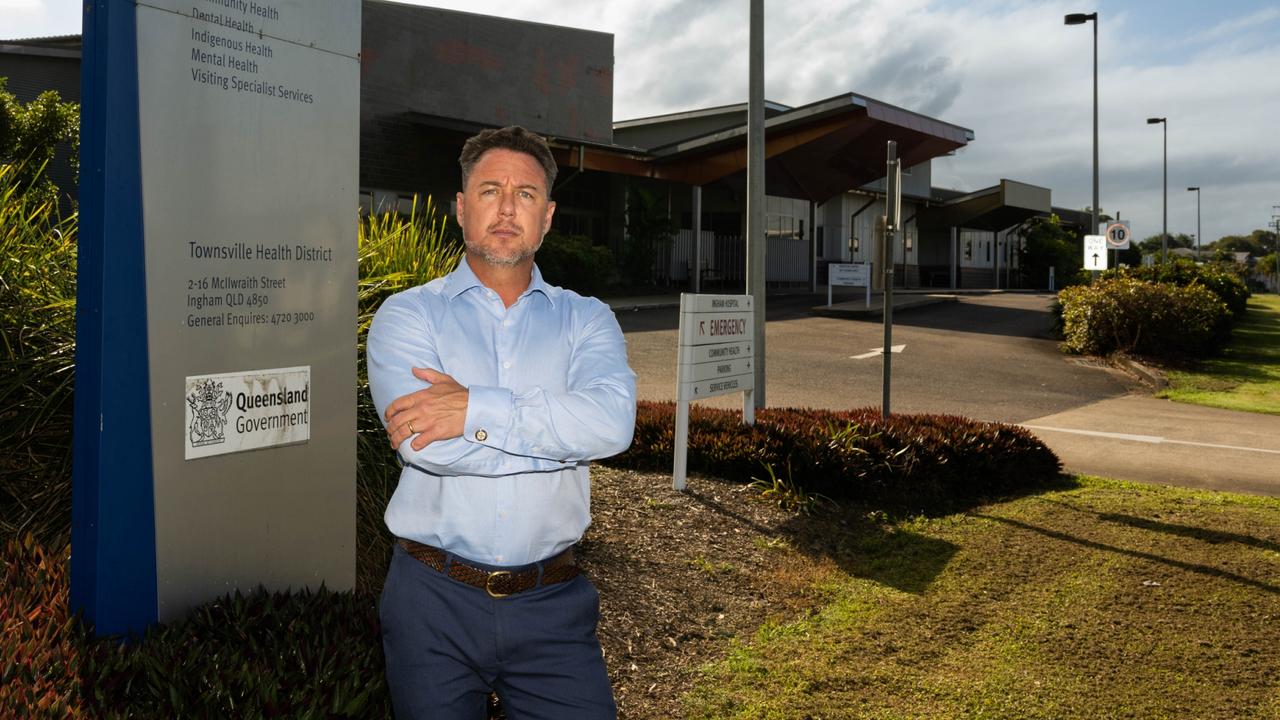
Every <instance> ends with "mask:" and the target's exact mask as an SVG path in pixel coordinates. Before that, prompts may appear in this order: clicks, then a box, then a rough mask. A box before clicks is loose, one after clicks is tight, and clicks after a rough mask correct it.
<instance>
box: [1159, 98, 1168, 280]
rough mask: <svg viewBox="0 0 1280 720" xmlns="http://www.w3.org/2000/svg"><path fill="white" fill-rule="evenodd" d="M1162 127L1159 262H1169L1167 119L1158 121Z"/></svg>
mask: <svg viewBox="0 0 1280 720" xmlns="http://www.w3.org/2000/svg"><path fill="white" fill-rule="evenodd" d="M1160 125H1161V127H1163V128H1164V201H1163V202H1162V203H1161V217H1160V262H1162V263H1167V262H1169V119H1168V118H1165V119H1163V120H1161V121H1160Z"/></svg>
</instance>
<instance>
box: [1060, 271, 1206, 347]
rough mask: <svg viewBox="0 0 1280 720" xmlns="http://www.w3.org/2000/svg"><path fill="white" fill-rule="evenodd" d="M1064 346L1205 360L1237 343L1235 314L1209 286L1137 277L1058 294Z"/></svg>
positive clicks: (1104, 282)
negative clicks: (1234, 338) (1233, 334)
mask: <svg viewBox="0 0 1280 720" xmlns="http://www.w3.org/2000/svg"><path fill="white" fill-rule="evenodd" d="M1058 299H1059V302H1061V303H1062V325H1063V336H1064V340H1065V341H1064V343H1063V344H1064V347H1065V348H1066V349H1067V350H1068V351H1070V352H1076V353H1085V354H1089V355H1109V354H1111V353H1114V352H1125V353H1130V354H1133V355H1140V356H1145V357H1153V358H1165V359H1172V358H1182V357H1205V356H1208V355H1211V354H1213V353H1215V352H1217V351H1219V350H1221V349H1222V348H1223V347H1225V346H1226V344H1227V342H1229V341H1230V339H1231V313H1230V311H1229V310H1228V309H1227V305H1226V303H1224V302H1222V300H1220V299H1219V297H1218V295H1216V294H1215V293H1213V292H1212V291H1211V290H1209V289H1208V288H1206V287H1205V286H1203V285H1199V284H1191V285H1186V286H1182V287H1180V286H1177V285H1173V284H1170V283H1163V282H1146V281H1143V280H1135V279H1132V278H1117V279H1112V280H1099V281H1098V282H1096V283H1093V284H1092V285H1078V286H1075V287H1070V288H1067V289H1065V290H1063V291H1062V292H1061V293H1059V294H1058Z"/></svg>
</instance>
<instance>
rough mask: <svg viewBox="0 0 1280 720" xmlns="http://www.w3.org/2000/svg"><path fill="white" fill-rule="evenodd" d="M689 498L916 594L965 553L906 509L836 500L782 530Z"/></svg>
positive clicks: (953, 506)
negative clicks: (922, 527)
mask: <svg viewBox="0 0 1280 720" xmlns="http://www.w3.org/2000/svg"><path fill="white" fill-rule="evenodd" d="M1076 487H1079V482H1078V481H1076V480H1075V479H1074V478H1073V477H1071V476H1068V475H1059V476H1057V477H1056V478H1054V479H1053V480H1051V481H1049V482H1047V483H1044V484H1041V485H1039V486H1036V487H1033V488H1028V489H1027V490H1026V491H1024V492H1020V493H1016V494H1014V495H1009V496H1004V497H1000V498H989V499H970V500H967V501H954V502H951V503H947V504H946V506H945V507H937V508H934V509H932V511H931V512H929V513H927V515H926V516H927V517H941V516H943V515H949V514H952V513H957V512H966V511H969V510H972V509H973V508H975V507H978V506H980V505H982V504H985V503H987V502H1004V501H1008V500H1014V499H1016V498H1019V497H1027V496H1032V495H1039V494H1043V493H1048V492H1058V491H1062V490H1071V489H1074V488H1076ZM686 494H687V495H688V496H689V498H690V499H692V500H694V501H695V502H697V503H699V504H701V505H703V506H704V507H706V508H707V509H709V510H711V511H712V512H715V513H717V514H719V515H721V516H723V517H726V518H729V519H730V520H732V521H734V522H736V523H738V524H739V525H741V526H743V527H745V528H750V529H751V530H753V531H755V532H758V533H763V534H766V535H771V534H774V533H776V532H778V531H779V530H781V531H782V532H784V533H786V534H787V535H788V536H789V537H790V538H791V539H792V541H793V543H794V546H795V548H796V550H798V551H799V552H800V553H802V554H804V555H807V556H809V557H811V558H825V559H829V560H831V561H832V562H833V563H835V565H836V566H837V567H838V568H839V569H840V570H841V571H843V572H845V573H846V574H848V575H850V576H851V577H858V578H865V579H868V580H871V581H873V582H876V583H879V584H882V585H885V586H888V587H891V588H893V589H895V590H898V591H901V592H906V593H911V594H914V595H920V594H923V593H924V592H925V591H926V590H928V589H929V586H930V585H932V584H933V582H934V581H935V580H936V579H937V578H938V576H939V575H941V574H942V572H943V570H945V569H946V567H947V565H948V564H949V563H950V562H951V559H952V558H953V557H954V556H955V555H956V553H957V552H958V551H959V547H958V546H957V545H955V544H954V543H951V542H948V541H946V540H939V539H937V538H932V537H929V536H927V535H922V534H920V533H917V532H913V531H911V530H906V529H903V528H901V527H898V526H897V522H896V520H900V519H904V518H906V517H909V516H910V515H911V514H910V513H905V512H902V511H894V510H889V511H888V512H886V509H885V508H879V507H871V506H868V505H862V504H853V503H834V502H830V503H828V504H826V505H824V506H823V507H822V508H821V509H819V510H816V511H815V512H813V513H812V514H808V515H806V514H797V515H795V516H794V517H793V518H792V519H791V520H789V521H787V522H785V523H783V525H781V526H780V527H779V528H769V527H765V526H763V525H760V524H759V523H756V522H755V521H753V520H751V519H750V518H748V517H745V516H743V515H742V514H740V513H737V512H735V511H733V510H731V509H729V508H727V507H725V506H724V505H723V504H721V503H720V502H718V501H716V500H714V499H712V498H710V497H708V496H706V495H703V494H700V493H698V492H697V491H696V490H687V491H686Z"/></svg>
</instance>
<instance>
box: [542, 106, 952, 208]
mask: <svg viewBox="0 0 1280 720" xmlns="http://www.w3.org/2000/svg"><path fill="white" fill-rule="evenodd" d="M973 138H974V135H973V131H972V130H969V129H967V128H962V127H960V126H958V125H952V124H950V123H945V122H942V121H940V120H935V119H933V118H929V117H926V116H924V115H920V114H917V113H913V112H910V111H908V110H903V109H901V108H898V107H894V106H892V105H887V104H885V103H882V102H880V101H878V100H874V99H871V98H868V97H864V96H862V95H857V94H854V93H846V94H844V95H837V96H835V97H832V98H828V99H826V100H821V101H818V102H815V103H812V104H809V105H805V106H803V107H798V108H794V109H791V110H787V111H785V112H781V113H777V114H774V115H773V116H772V117H769V118H768V119H767V120H766V122H765V158H766V164H767V167H766V171H767V172H766V177H767V181H766V182H767V188H766V190H767V192H768V193H769V194H770V195H775V196H780V197H792V198H798V199H801V200H809V201H813V202H822V201H825V200H827V199H829V198H831V197H833V196H835V195H838V194H839V193H842V192H844V191H846V190H848V189H850V188H856V187H861V186H863V185H865V184H867V183H869V182H873V181H875V180H877V179H879V178H882V177H884V174H885V148H886V145H885V143H886V142H887V141H889V140H895V141H897V143H898V157H899V158H900V159H901V160H902V162H903V165H904V166H906V167H910V166H913V165H917V164H920V163H923V162H925V161H928V160H930V159H932V158H935V157H939V156H942V155H947V154H949V153H951V152H953V151H955V150H956V149H958V148H961V147H964V146H965V145H967V144H968V143H969V142H970V141H972V140H973ZM552 148H553V150H554V151H555V152H556V159H557V161H558V162H559V163H560V166H561V168H582V169H584V170H602V171H605V172H613V173H620V174H624V175H633V176H640V177H651V178H656V179H661V180H669V181H672V182H679V183H684V184H687V185H707V184H709V183H712V182H715V181H717V180H726V179H727V180H728V181H729V182H730V183H742V182H745V174H746V167H747V126H746V124H745V123H742V124H737V125H734V126H732V127H729V128H726V129H722V130H718V131H715V132H712V133H708V134H705V135H700V136H696V137H691V138H688V139H684V140H680V141H677V142H673V143H670V144H667V145H663V146H659V147H654V148H648V149H642V148H627V147H622V146H617V145H612V146H606V145H602V144H596V143H582V142H580V141H576V140H569V139H564V140H554V139H553V142H552Z"/></svg>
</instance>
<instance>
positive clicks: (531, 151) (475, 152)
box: [458, 125, 558, 197]
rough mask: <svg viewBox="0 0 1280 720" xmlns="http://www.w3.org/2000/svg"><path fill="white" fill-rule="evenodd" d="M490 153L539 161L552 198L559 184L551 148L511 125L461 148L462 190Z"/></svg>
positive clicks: (480, 135) (482, 134) (472, 139)
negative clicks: (502, 152) (501, 152)
mask: <svg viewBox="0 0 1280 720" xmlns="http://www.w3.org/2000/svg"><path fill="white" fill-rule="evenodd" d="M490 150H511V151H513V152H518V153H524V154H525V155H528V156H530V157H532V158H533V159H534V160H537V161H538V164H539V165H541V166H542V171H543V172H544V173H546V175H547V196H548V197H550V195H551V187H552V186H553V185H555V182H556V171H557V169H558V168H557V167H556V159H555V158H554V157H552V155H551V148H550V147H547V141H546V140H543V139H542V136H540V135H536V134H534V133H531V132H529V131H528V130H525V129H524V128H522V127H520V126H519V125H508V126H507V127H504V128H500V129H498V130H483V131H481V132H480V133H478V134H476V135H473V136H472V137H470V138H468V139H467V142H466V143H464V144H463V145H462V154H461V155H459V156H458V165H460V166H462V187H463V189H464V190H465V189H466V187H467V179H468V178H470V177H471V171H472V170H473V169H474V168H475V166H476V163H478V162H480V156H482V155H484V154H485V153H486V152H489V151H490Z"/></svg>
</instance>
